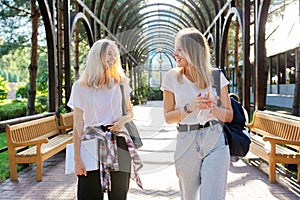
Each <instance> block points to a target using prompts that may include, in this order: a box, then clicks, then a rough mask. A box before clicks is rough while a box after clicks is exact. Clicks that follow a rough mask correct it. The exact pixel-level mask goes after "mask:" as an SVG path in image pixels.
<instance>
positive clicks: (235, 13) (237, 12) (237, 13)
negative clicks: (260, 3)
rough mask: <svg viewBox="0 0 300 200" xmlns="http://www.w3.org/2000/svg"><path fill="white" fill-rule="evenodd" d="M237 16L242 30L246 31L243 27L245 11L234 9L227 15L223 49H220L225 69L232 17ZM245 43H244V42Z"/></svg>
mask: <svg viewBox="0 0 300 200" xmlns="http://www.w3.org/2000/svg"><path fill="white" fill-rule="evenodd" d="M233 16H236V17H237V18H238V22H239V25H240V27H241V30H243V29H244V26H243V11H242V9H241V8H237V7H233V8H231V9H230V10H229V12H228V13H227V16H226V17H225V21H224V26H223V29H222V36H221V42H220V44H221V49H220V55H221V60H220V66H221V68H222V69H223V68H224V65H225V54H226V53H225V51H226V40H227V39H228V31H229V26H230V23H231V22H232V20H231V19H232V17H233ZM243 42H244V41H243Z"/></svg>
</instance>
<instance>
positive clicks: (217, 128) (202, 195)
mask: <svg viewBox="0 0 300 200" xmlns="http://www.w3.org/2000/svg"><path fill="white" fill-rule="evenodd" d="M229 165H230V155H229V147H228V145H225V137H224V134H223V128H222V126H221V125H220V124H217V125H213V126H210V127H207V128H204V129H200V130H195V131H191V132H178V135H177V144H176V152H175V167H176V174H177V176H178V178H179V185H180V190H181V199H182V200H224V199H225V195H226V182H227V172H228V169H229Z"/></svg>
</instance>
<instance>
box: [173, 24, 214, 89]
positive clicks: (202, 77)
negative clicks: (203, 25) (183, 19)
mask: <svg viewBox="0 0 300 200" xmlns="http://www.w3.org/2000/svg"><path fill="white" fill-rule="evenodd" d="M175 43H178V44H180V47H181V49H182V51H183V55H184V57H185V59H186V60H187V62H188V67H189V70H190V75H191V77H192V79H193V80H194V81H196V85H197V87H198V88H199V89H204V88H206V87H208V86H209V85H210V84H211V83H212V70H213V68H212V66H211V63H210V52H209V46H208V44H207V40H206V38H205V37H204V35H203V34H202V33H201V32H200V31H198V30H197V29H195V28H184V29H182V30H180V31H179V32H178V33H177V35H176V38H175ZM183 73H184V69H183V68H182V69H180V74H179V76H178V80H179V81H180V82H182V75H183Z"/></svg>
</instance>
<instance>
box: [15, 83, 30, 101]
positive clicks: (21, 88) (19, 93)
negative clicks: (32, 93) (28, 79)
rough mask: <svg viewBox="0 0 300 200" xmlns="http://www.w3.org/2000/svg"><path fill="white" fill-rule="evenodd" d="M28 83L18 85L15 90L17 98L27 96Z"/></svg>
mask: <svg viewBox="0 0 300 200" xmlns="http://www.w3.org/2000/svg"><path fill="white" fill-rule="evenodd" d="M28 87H29V85H28V83H26V85H25V86H19V87H18V89H17V91H16V97H17V98H28Z"/></svg>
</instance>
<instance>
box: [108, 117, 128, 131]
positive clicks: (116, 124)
mask: <svg viewBox="0 0 300 200" xmlns="http://www.w3.org/2000/svg"><path fill="white" fill-rule="evenodd" d="M126 122H128V116H126V115H125V116H122V117H119V118H118V119H116V120H114V121H112V125H113V126H111V127H109V128H108V129H109V130H113V131H116V132H117V131H120V130H121V129H122V128H123V126H124V125H125V123H126Z"/></svg>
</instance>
